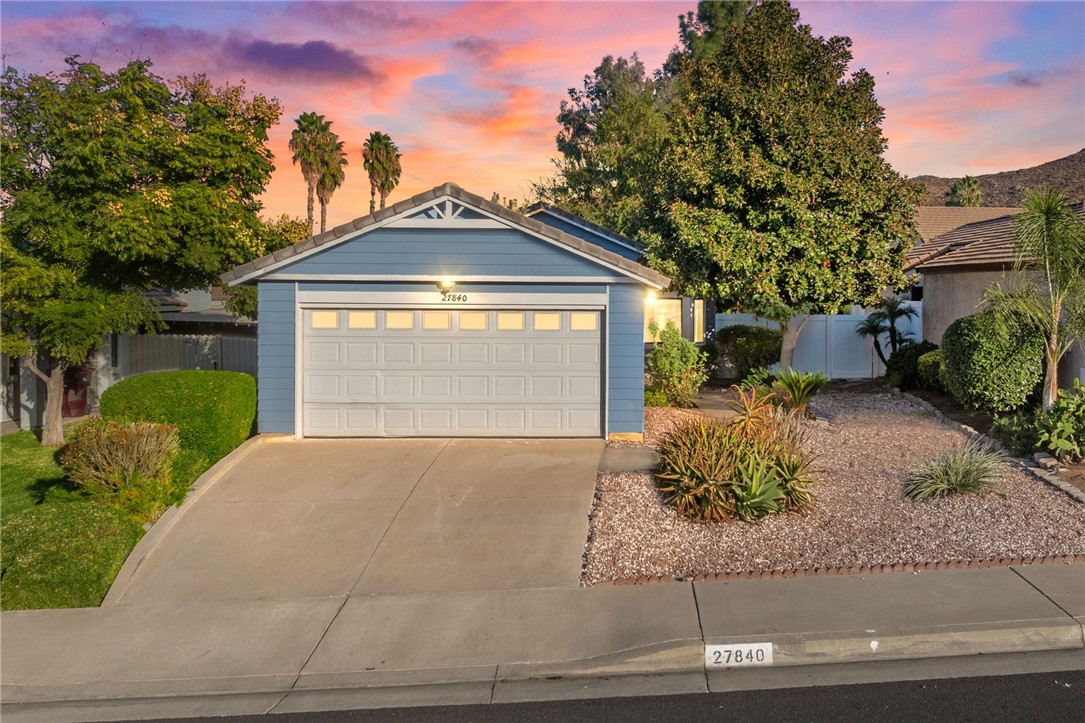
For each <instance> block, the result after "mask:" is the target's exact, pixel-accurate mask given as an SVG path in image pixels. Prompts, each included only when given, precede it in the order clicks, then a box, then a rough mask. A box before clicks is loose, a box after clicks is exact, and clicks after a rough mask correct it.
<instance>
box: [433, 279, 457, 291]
mask: <svg viewBox="0 0 1085 723" xmlns="http://www.w3.org/2000/svg"><path fill="white" fill-rule="evenodd" d="M455 286H456V282H455V281H453V280H452V279H441V280H440V281H438V282H437V288H438V289H440V290H441V291H443V292H445V293H446V294H447V293H448V292H449V291H452V289H453V288H454V287H455Z"/></svg>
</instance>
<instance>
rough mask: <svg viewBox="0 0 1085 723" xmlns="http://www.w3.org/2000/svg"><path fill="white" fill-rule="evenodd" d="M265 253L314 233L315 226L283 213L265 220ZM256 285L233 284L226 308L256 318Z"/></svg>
mask: <svg viewBox="0 0 1085 723" xmlns="http://www.w3.org/2000/svg"><path fill="white" fill-rule="evenodd" d="M264 229H265V234H264V253H265V254H270V253H272V252H273V251H278V250H279V249H284V248H286V247H287V246H292V245H294V244H296V243H298V242H300V241H304V240H305V239H307V238H309V237H310V236H312V235H313V227H312V225H311V224H309V223H308V222H307V221H306V220H305V219H304V218H301V217H294V216H289V215H287V214H285V213H284V214H283V215H281V216H279V217H278V218H276V219H273V220H271V221H265V222H264ZM256 307H257V303H256V287H255V286H233V287H230V288H228V289H226V310H227V311H230V312H232V313H234V314H238V315H239V316H244V317H248V318H249V319H252V320H254V321H255V320H256V317H257V308H256Z"/></svg>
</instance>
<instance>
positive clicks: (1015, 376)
mask: <svg viewBox="0 0 1085 723" xmlns="http://www.w3.org/2000/svg"><path fill="white" fill-rule="evenodd" d="M942 350H943V354H944V356H943V360H944V362H945V366H946V381H947V383H948V387H947V389H948V391H949V393H950V394H952V395H953V397H954V398H955V399H956V400H957V401H958V402H960V403H961V404H963V405H964V406H966V407H969V408H971V409H982V410H984V411H987V412H1009V411H1012V410H1014V409H1018V408H1020V407H1021V406H1022V405H1023V404H1024V403H1025V402H1026V400H1027V399H1028V398H1029V395H1030V394H1032V393H1033V391H1034V390H1035V389H1036V387H1037V386H1038V385H1039V384H1040V381H1041V380H1042V378H1043V358H1044V340H1043V338H1042V337H1041V336H1039V335H1038V334H1036V333H1035V332H1034V331H1032V330H1030V329H1028V328H1026V327H1024V326H1013V325H1007V324H1006V323H1001V322H1000V321H999V319H998V317H997V316H996V315H995V314H994V313H993V312H990V311H983V312H980V313H978V314H972V315H971V316H965V317H963V318H960V319H957V320H956V321H955V322H953V323H952V324H950V325H949V328H947V329H946V333H945V334H944V335H943V336H942Z"/></svg>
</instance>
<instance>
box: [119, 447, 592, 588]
mask: <svg viewBox="0 0 1085 723" xmlns="http://www.w3.org/2000/svg"><path fill="white" fill-rule="evenodd" d="M602 451H603V442H602V441H601V440H462V439H457V440H447V439H411V440H301V441H295V440H289V441H282V442H275V443H268V444H264V445H262V446H260V447H258V448H257V449H255V450H253V451H252V452H251V453H250V454H249V455H248V456H247V457H245V458H244V459H242V460H241V462H240V463H239V464H238V465H237V466H235V467H234V468H233V469H232V470H230V471H229V472H227V473H226V475H225V476H224V477H223V478H221V479H220V480H219V481H218V482H216V483H215V484H214V486H213V487H211V488H210V489H208V490H207V491H206V492H205V493H204V494H203V495H202V496H200V497H199V499H198V500H196V501H195V502H194V503H191V504H189V505H188V506H186V507H185V508H184V510H183V514H182V515H181V517H180V518H179V519H178V520H177V521H176V523H175V524H174V525H173V527H172V528H170V529H169V531H168V532H167V533H166V534H165V535H164V536H163V537H162V539H161V540H160V541H159V542H158V544H157V545H156V546H155V547H154V549H153V551H152V553H151V554H150V555H149V556H148V557H147V558H146V559H144V561H143V562H142V563H141V565H140V567H139V569H138V570H137V572H136V573H135V575H134V576H133V578H132V580H131V582H130V584H129V586H128V589H127V590H126V591H125V593H124V594H123V596H121V597H120V598H119V600H118V601H117V602H118V604H121V605H138V604H152V603H185V602H208V601H222V600H231V601H246V600H272V599H285V598H313V597H329V596H343V595H349V594H362V595H366V594H372V593H431V592H433V593H436V592H459V591H475V590H515V589H526V588H549V587H557V588H560V587H575V586H577V584H578V580H579V575H580V568H581V556H582V554H583V551H584V541H585V539H586V536H587V528H588V521H587V518H588V513H589V511H590V508H591V502H592V496H593V493H594V487H595V475H596V469H597V466H598V463H599V458H600V455H601V454H602Z"/></svg>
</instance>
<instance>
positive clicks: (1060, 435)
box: [1037, 379, 1085, 461]
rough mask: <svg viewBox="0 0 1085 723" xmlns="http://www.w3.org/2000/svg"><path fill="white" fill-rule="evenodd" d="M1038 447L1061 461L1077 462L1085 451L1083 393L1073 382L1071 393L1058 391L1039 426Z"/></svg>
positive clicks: (1084, 403)
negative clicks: (1055, 398)
mask: <svg viewBox="0 0 1085 723" xmlns="http://www.w3.org/2000/svg"><path fill="white" fill-rule="evenodd" d="M1037 426H1038V431H1039V435H1038V437H1037V446H1041V445H1042V446H1043V447H1044V448H1045V449H1047V450H1048V451H1049V452H1051V453H1052V454H1053V455H1055V456H1056V457H1058V458H1059V459H1061V460H1070V461H1074V460H1080V459H1081V458H1082V450H1085V389H1083V388H1082V386H1081V380H1080V379H1075V380H1074V391H1073V392H1067V391H1066V390H1061V391H1060V392H1059V398H1058V399H1057V400H1056V401H1055V404H1054V405H1052V407H1051V408H1050V409H1048V410H1047V411H1046V412H1044V413H1043V415H1042V416H1041V417H1040V419H1039V422H1038V425H1037Z"/></svg>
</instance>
